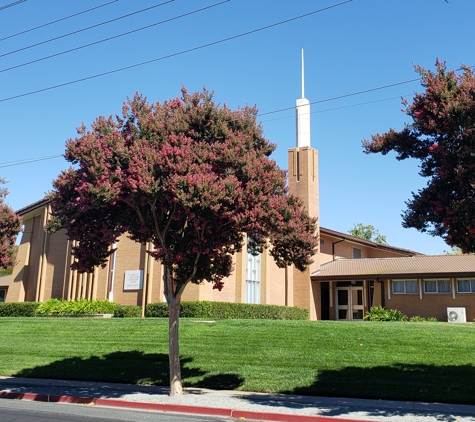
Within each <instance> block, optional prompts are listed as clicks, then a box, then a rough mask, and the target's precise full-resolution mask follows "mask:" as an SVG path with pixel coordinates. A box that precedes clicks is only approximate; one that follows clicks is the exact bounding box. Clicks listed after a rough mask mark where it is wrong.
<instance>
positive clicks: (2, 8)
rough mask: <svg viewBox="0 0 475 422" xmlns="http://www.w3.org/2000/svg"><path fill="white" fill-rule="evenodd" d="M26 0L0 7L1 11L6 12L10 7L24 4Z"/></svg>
mask: <svg viewBox="0 0 475 422" xmlns="http://www.w3.org/2000/svg"><path fill="white" fill-rule="evenodd" d="M25 1H26V0H18V1H15V2H13V3H10V4H6V5H5V6H2V7H0V10H4V9H7V8H9V7H12V6H18V5H19V4H20V3H24V2H25Z"/></svg>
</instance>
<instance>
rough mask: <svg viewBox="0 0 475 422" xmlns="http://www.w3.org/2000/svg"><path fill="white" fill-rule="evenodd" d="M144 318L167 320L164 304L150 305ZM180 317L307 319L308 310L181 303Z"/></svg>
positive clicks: (231, 304)
mask: <svg viewBox="0 0 475 422" xmlns="http://www.w3.org/2000/svg"><path fill="white" fill-rule="evenodd" d="M145 316H146V317H153V318H167V317H168V307H167V304H166V303H164V302H157V303H150V304H149V305H147V307H146V309H145ZM180 317H182V318H212V319H304V320H305V319H308V318H309V315H308V310H307V309H302V308H297V307H293V308H290V307H288V306H276V305H252V304H248V303H232V302H208V301H195V302H181V304H180Z"/></svg>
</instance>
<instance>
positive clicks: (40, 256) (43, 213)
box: [0, 52, 475, 321]
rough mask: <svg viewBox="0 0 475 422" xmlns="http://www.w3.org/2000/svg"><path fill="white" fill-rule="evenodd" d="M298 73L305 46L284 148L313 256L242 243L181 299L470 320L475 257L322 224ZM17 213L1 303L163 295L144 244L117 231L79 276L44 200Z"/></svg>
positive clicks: (335, 314)
mask: <svg viewBox="0 0 475 422" xmlns="http://www.w3.org/2000/svg"><path fill="white" fill-rule="evenodd" d="M303 72H304V70H303V52H302V96H301V98H299V99H298V100H297V102H296V146H295V147H294V148H291V149H289V150H288V177H289V180H288V185H289V190H290V192H291V193H292V194H294V195H297V196H299V197H300V198H301V199H302V201H303V202H304V204H305V207H306V209H307V211H308V213H309V214H310V216H312V217H315V218H317V221H318V228H317V234H318V236H319V241H320V242H319V248H318V251H317V253H316V255H315V256H314V258H313V259H314V263H313V264H312V265H311V266H310V267H309V268H308V269H307V270H306V271H304V272H301V271H299V270H297V269H295V268H293V267H287V268H285V269H281V268H278V267H277V266H276V264H275V263H274V261H273V259H272V258H271V256H270V255H269V254H268V253H267V252H264V253H262V254H260V255H257V256H254V255H252V254H251V253H248V252H247V250H246V248H245V247H244V248H243V251H242V252H239V253H237V254H235V256H234V258H233V259H234V271H233V273H232V274H231V276H229V277H228V278H227V279H225V280H223V281H224V288H223V289H222V291H218V290H215V289H213V288H212V285H211V283H203V284H201V285H195V284H189V285H188V286H187V287H186V289H185V291H184V294H183V296H182V300H185V301H186V300H211V301H229V302H238V303H260V304H273V305H282V306H298V307H302V308H306V309H308V310H309V314H310V319H312V320H329V319H332V320H351V321H361V320H362V319H363V317H364V315H365V313H366V312H367V311H368V310H369V309H370V308H371V307H372V306H378V305H381V306H384V307H386V308H388V309H398V310H400V311H402V312H404V313H405V314H407V315H408V316H409V317H411V316H415V315H420V316H423V317H426V318H427V317H435V318H437V319H438V320H439V321H446V320H447V318H448V315H452V317H453V318H455V319H459V321H460V320H466V321H472V320H474V319H475V255H437V256H428V255H422V254H419V253H417V252H414V251H411V250H408V249H403V248H398V247H394V246H390V245H385V244H378V243H374V242H370V241H367V240H363V239H360V238H357V237H353V236H350V235H349V234H345V233H341V232H337V231H334V230H330V229H326V228H324V227H320V219H319V189H318V151H317V150H316V149H314V148H313V147H312V145H311V136H310V102H309V100H307V99H306V98H305V92H304V73H303ZM17 213H18V214H19V215H20V216H21V217H22V218H23V225H24V230H23V235H22V239H21V244H20V246H19V251H18V256H17V261H18V262H17V265H16V266H15V268H14V270H13V274H12V275H11V277H1V278H0V301H7V302H23V301H37V302H43V301H46V300H48V299H50V298H59V299H64V300H71V299H79V298H87V299H106V300H110V301H114V302H117V303H120V304H126V305H142V304H147V303H152V302H159V301H164V300H165V299H164V295H163V267H162V266H161V265H160V263H158V262H155V261H154V260H153V259H151V258H150V256H149V255H148V254H147V252H146V251H147V248H148V247H149V245H140V244H138V243H135V242H133V241H132V240H130V239H128V238H127V237H126V236H121V238H120V239H119V241H118V242H117V243H116V244H115V245H114V246H115V247H114V249H115V251H114V253H113V254H112V255H110V257H109V259H108V261H107V264H106V266H105V267H104V268H100V267H97V268H96V269H95V270H94V272H93V273H90V274H78V273H77V272H76V271H72V270H71V269H70V265H71V263H72V260H73V257H72V255H71V248H72V246H73V245H72V244H71V242H70V241H69V240H68V239H67V238H66V235H65V233H64V231H63V230H62V231H59V232H57V233H54V234H48V233H46V232H45V231H44V229H43V227H44V226H45V224H46V222H47V221H48V220H49V218H50V213H51V209H50V204H49V202H48V200H46V199H43V200H40V201H38V202H36V203H33V204H31V205H28V206H26V207H24V208H22V209H20V210H18V211H17ZM448 308H449V310H448ZM451 309H455V310H456V311H451ZM462 310H463V311H462ZM450 312H455V314H453V313H452V314H451V313H450ZM454 315H456V317H454ZM449 318H450V317H449Z"/></svg>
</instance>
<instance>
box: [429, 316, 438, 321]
mask: <svg viewBox="0 0 475 422" xmlns="http://www.w3.org/2000/svg"><path fill="white" fill-rule="evenodd" d="M427 321H428V322H437V318H436V317H430V318H427Z"/></svg>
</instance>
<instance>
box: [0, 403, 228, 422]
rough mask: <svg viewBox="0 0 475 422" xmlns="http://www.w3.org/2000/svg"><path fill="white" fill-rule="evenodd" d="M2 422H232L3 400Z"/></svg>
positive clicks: (212, 418) (0, 404)
mask: <svg viewBox="0 0 475 422" xmlns="http://www.w3.org/2000/svg"><path fill="white" fill-rule="evenodd" d="M0 421H2V422H158V421H159V422H181V421H183V422H205V421H206V422H224V421H226V422H229V421H230V420H229V419H227V418H216V417H213V416H203V417H200V416H190V415H182V414H169V413H158V412H147V411H135V410H127V409H110V408H104V407H91V406H86V405H71V404H59V403H42V402H31V401H20V400H0Z"/></svg>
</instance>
